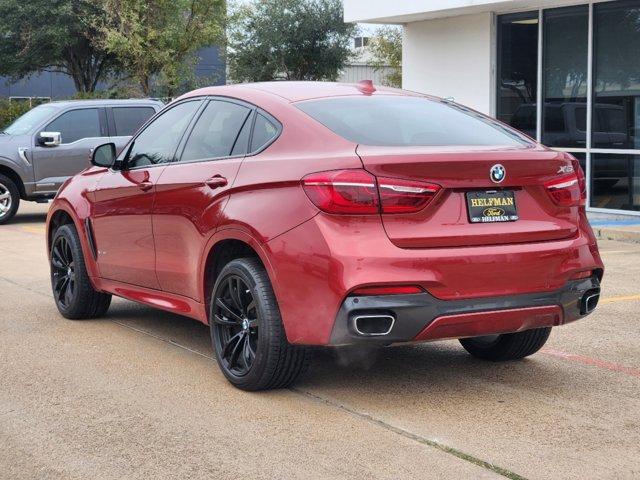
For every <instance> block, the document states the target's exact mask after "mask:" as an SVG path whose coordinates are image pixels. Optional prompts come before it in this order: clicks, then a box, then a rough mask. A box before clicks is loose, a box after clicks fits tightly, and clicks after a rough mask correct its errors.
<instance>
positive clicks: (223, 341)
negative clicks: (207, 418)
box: [209, 258, 310, 390]
mask: <svg viewBox="0 0 640 480" xmlns="http://www.w3.org/2000/svg"><path fill="white" fill-rule="evenodd" d="M209 324H210V328H211V342H212V343H213V349H214V351H215V355H216V360H217V361H218V365H219V366H220V369H221V370H222V373H223V374H224V376H225V377H226V378H227V380H229V382H231V383H232V384H233V385H235V386H236V387H238V388H240V389H242V390H268V389H273V388H284V387H287V386H288V385H290V384H291V383H293V382H294V381H295V380H296V379H297V378H298V377H299V376H300V375H301V374H302V373H303V372H304V371H305V370H306V369H307V367H308V365H309V360H310V349H309V348H307V347H302V346H298V345H291V344H289V342H288V341H287V337H286V335H285V331H284V327H283V325H282V320H281V319H280V310H279V309H278V304H277V302H276V297H275V295H274V293H273V289H272V288H271V282H270V281H269V277H268V275H267V272H266V271H265V269H264V267H263V266H262V264H261V263H260V261H259V260H258V259H255V258H240V259H236V260H232V261H231V262H229V263H228V264H227V265H225V266H224V268H223V269H222V271H221V272H220V275H218V278H217V279H216V283H215V285H214V287H213V292H212V294H211V305H210V310H209Z"/></svg>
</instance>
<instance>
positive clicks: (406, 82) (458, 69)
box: [402, 13, 494, 114]
mask: <svg viewBox="0 0 640 480" xmlns="http://www.w3.org/2000/svg"><path fill="white" fill-rule="evenodd" d="M492 32H493V14H491V13H480V14H476V15H462V16H458V17H449V18H439V19H433V20H426V21H423V22H412V23H408V24H406V25H405V28H404V37H403V58H402V63H403V65H405V68H404V69H403V76H402V87H403V88H405V89H408V90H415V91H418V92H422V93H428V94H432V95H436V96H439V97H445V98H446V97H453V98H454V100H455V101H456V102H458V103H461V104H463V105H467V106H469V107H471V108H474V109H476V110H479V111H481V112H483V113H487V114H492V113H493V111H492V110H493V108H492V103H493V102H492V98H493V96H492V95H491V94H490V93H489V92H493V90H494V88H493V80H492V79H493V75H492V66H493V64H494V61H493V50H494V48H493V45H494V44H493V33H492Z"/></svg>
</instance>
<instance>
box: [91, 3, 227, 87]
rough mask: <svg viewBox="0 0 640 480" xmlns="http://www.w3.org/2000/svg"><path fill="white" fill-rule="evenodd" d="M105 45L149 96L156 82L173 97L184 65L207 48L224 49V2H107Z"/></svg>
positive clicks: (103, 27) (103, 32) (103, 42)
mask: <svg viewBox="0 0 640 480" xmlns="http://www.w3.org/2000/svg"><path fill="white" fill-rule="evenodd" d="M104 2H105V4H106V11H107V21H106V22H104V23H103V26H102V28H101V32H102V38H103V41H102V46H103V47H104V48H105V49H106V50H107V51H108V52H110V53H111V54H113V55H114V56H116V57H117V58H118V60H119V61H120V62H121V64H122V67H123V69H124V71H125V72H126V73H127V74H128V75H129V76H130V78H131V79H133V80H134V81H136V82H138V84H139V85H140V87H141V88H142V91H143V93H144V94H145V95H149V92H150V90H151V80H152V78H154V77H157V78H160V79H162V81H163V83H164V86H165V88H166V91H167V93H168V95H169V96H172V95H173V94H174V93H175V92H176V90H177V89H178V88H179V85H180V82H181V79H182V78H183V76H184V75H183V73H184V68H183V66H184V63H185V62H187V61H189V60H192V59H193V56H194V54H195V52H196V51H197V50H199V49H200V48H202V47H205V46H209V45H213V44H221V43H223V38H224V23H225V18H226V2H225V0H104Z"/></svg>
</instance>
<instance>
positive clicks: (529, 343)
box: [460, 327, 551, 362]
mask: <svg viewBox="0 0 640 480" xmlns="http://www.w3.org/2000/svg"><path fill="white" fill-rule="evenodd" d="M550 334H551V327H544V328H536V329H533V330H526V331H524V332H516V333H505V334H502V335H487V336H483V337H472V338H462V339H460V343H461V344H462V346H463V347H464V349H465V350H466V351H467V352H469V353H470V354H471V355H473V356H474V357H476V358H481V359H483V360H491V361H493V362H503V361H506V360H519V359H521V358H524V357H528V356H529V355H533V354H534V353H536V352H537V351H538V350H540V349H541V348H542V347H543V345H544V344H545V343H546V342H547V339H548V338H549V335H550Z"/></svg>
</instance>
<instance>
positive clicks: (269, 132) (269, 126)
mask: <svg viewBox="0 0 640 480" xmlns="http://www.w3.org/2000/svg"><path fill="white" fill-rule="evenodd" d="M277 134H278V129H277V128H276V126H275V125H274V124H273V123H271V122H270V121H269V120H267V118H266V117H265V116H264V115H262V114H260V113H259V114H258V116H257V117H256V123H255V126H254V127H253V137H252V138H251V151H252V152H255V151H256V150H259V149H260V148H262V147H263V146H264V145H266V144H267V143H269V142H270V141H271V139H272V138H273V137H275V136H276V135H277Z"/></svg>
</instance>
